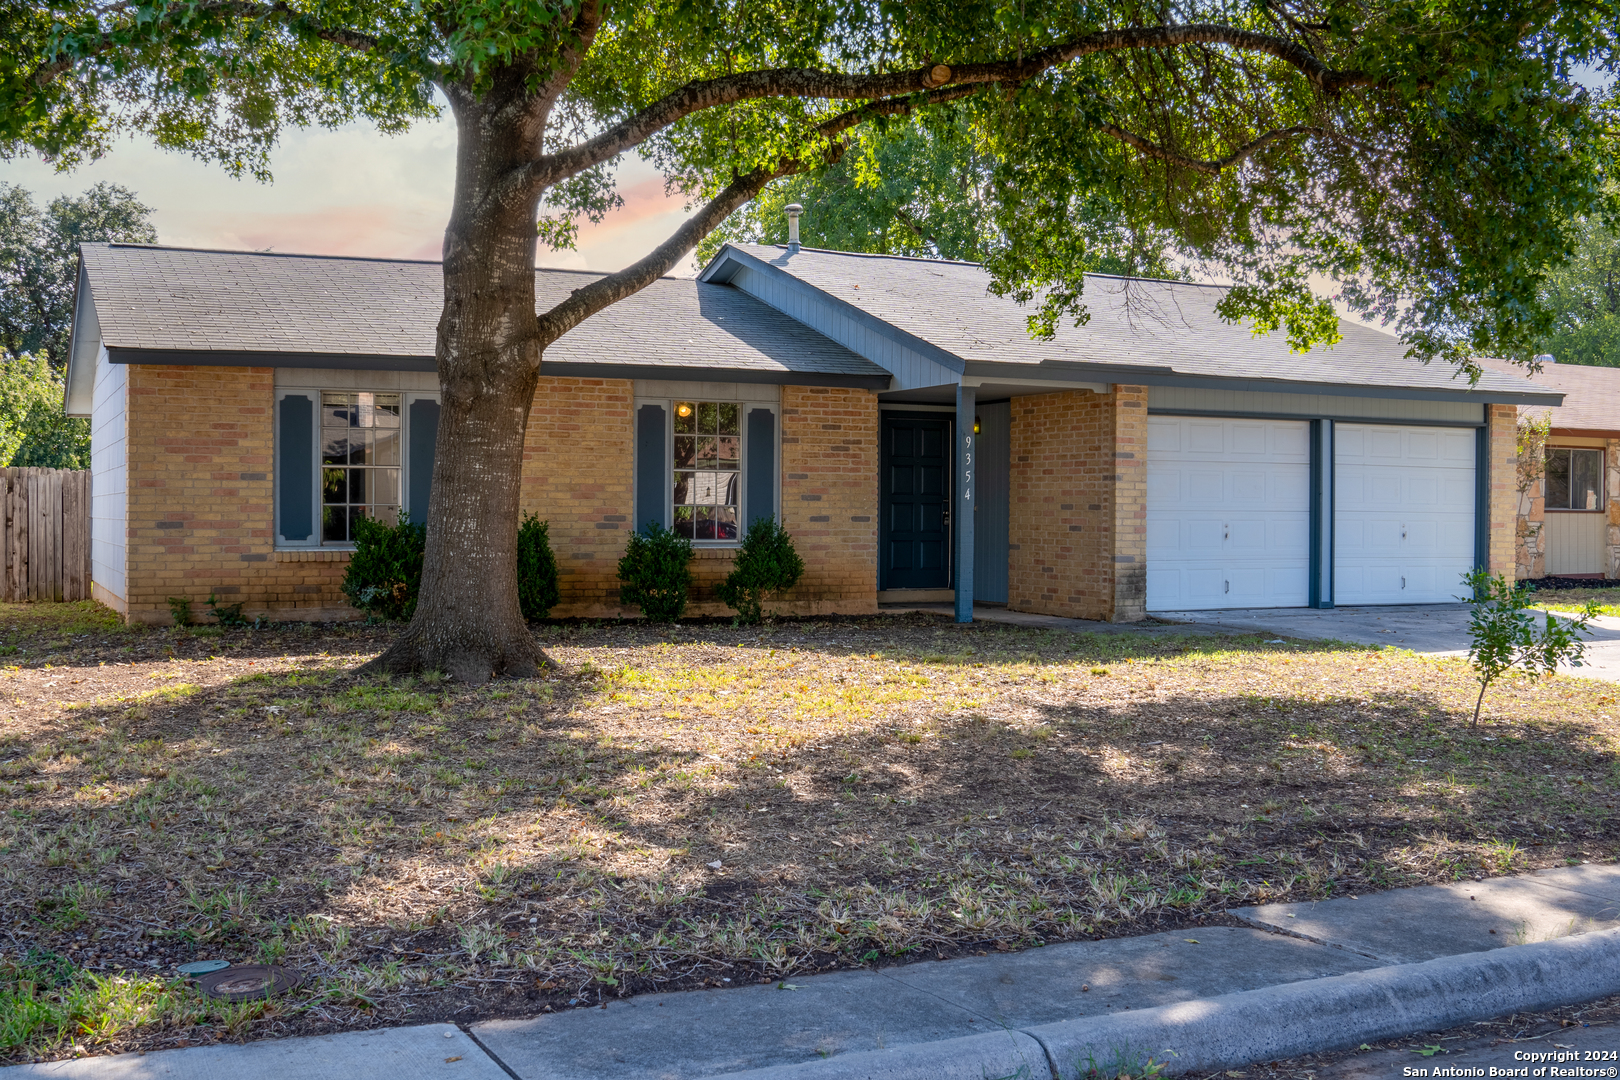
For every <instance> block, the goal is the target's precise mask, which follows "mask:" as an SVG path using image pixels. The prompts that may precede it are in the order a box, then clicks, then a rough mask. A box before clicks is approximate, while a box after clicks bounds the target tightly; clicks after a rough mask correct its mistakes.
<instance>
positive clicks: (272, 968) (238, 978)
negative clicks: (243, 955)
mask: <svg viewBox="0 0 1620 1080" xmlns="http://www.w3.org/2000/svg"><path fill="white" fill-rule="evenodd" d="M303 981H304V977H303V976H302V975H300V974H299V973H298V972H296V971H289V970H288V969H287V968H284V967H277V966H276V965H274V964H243V965H242V966H240V967H227V968H221V969H219V970H218V971H213V972H209V973H208V974H207V975H204V976H202V977H201V978H199V979H198V980H197V987H198V989H200V990H201V991H202V992H203V993H205V994H207V995H208V996H209V997H211V998H220V999H221V1000H224V1001H253V1000H256V999H258V998H267V997H274V996H276V995H277V994H284V993H286V992H287V991H288V990H291V989H292V988H293V987H295V986H297V985H298V984H299V983H301V982H303Z"/></svg>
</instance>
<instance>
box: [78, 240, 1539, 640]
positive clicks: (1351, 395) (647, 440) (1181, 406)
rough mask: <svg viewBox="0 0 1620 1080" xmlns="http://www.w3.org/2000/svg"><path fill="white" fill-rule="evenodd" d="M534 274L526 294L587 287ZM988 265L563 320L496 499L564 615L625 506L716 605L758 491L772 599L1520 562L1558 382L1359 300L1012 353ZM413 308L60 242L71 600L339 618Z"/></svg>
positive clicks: (397, 477) (770, 254)
mask: <svg viewBox="0 0 1620 1080" xmlns="http://www.w3.org/2000/svg"><path fill="white" fill-rule="evenodd" d="M537 276H538V292H539V303H540V305H541V306H542V308H544V307H546V306H548V305H549V304H550V303H552V302H553V301H554V299H555V298H557V297H560V296H562V295H565V294H566V293H567V292H568V291H569V290H570V289H572V288H575V287H577V285H578V284H579V282H580V281H581V280H582V275H581V274H579V273H576V272H571V271H561V270H541V271H539V272H538V275H537ZM987 281H988V279H987V277H986V275H985V273H984V272H983V271H982V270H981V269H980V268H979V267H977V266H973V265H968V264H961V263H950V262H939V261H929V260H918V259H905V258H892V257H878V256H865V255H851V254H844V253H838V252H827V251H815V250H810V249H799V248H797V247H796V246H795V247H793V248H791V249H790V248H781V247H754V246H738V245H728V246H726V247H725V248H724V249H722V251H721V252H720V253H719V254H718V255H717V256H716V257H715V258H714V259H713V260H712V261H711V262H710V263H709V265H708V266H707V267H705V268H704V270H703V271H702V273H701V274H700V275H699V276H698V278H697V279H696V280H690V279H674V278H668V279H664V280H661V281H659V282H658V283H657V284H655V285H654V286H652V287H651V288H649V289H647V290H645V291H644V292H642V293H640V294H638V295H637V296H635V297H633V298H631V299H629V300H626V301H624V302H622V303H620V304H617V305H615V306H614V307H612V308H610V309H609V310H607V311H606V312H604V313H602V314H600V315H597V316H595V317H594V318H592V319H590V320H587V321H586V322H585V323H583V324H582V325H581V326H579V327H578V328H576V329H575V330H573V331H571V332H570V333H569V334H568V335H567V336H565V337H564V338H563V339H561V340H560V341H559V342H557V343H556V344H555V345H553V346H552V348H551V349H549V350H548V352H547V354H546V358H545V364H544V369H543V378H542V380H541V385H540V388H539V392H538V393H537V395H536V397H535V402H534V407H533V411H532V413H531V415H530V421H529V430H528V439H527V449H526V451H525V453H526V457H527V460H526V463H525V470H524V480H523V492H522V501H523V505H524V507H525V509H532V510H534V511H536V512H538V513H539V514H541V515H542V516H543V517H545V518H547V519H549V520H550V522H551V536H552V544H553V546H554V548H555V549H556V551H557V554H558V558H559V562H560V563H561V565H562V567H563V577H562V582H561V585H562V596H563V599H562V602H561V604H560V605H559V606H558V607H557V608H556V609H555V611H554V614H555V615H558V616H570V615H579V616H604V615H615V614H619V613H620V611H621V609H620V606H619V603H618V598H617V592H618V590H617V582H616V580H615V577H614V573H615V567H616V563H617V560H618V557H619V555H620V554H621V552H622V551H623V548H624V544H625V539H626V535H627V533H628V532H629V531H630V530H632V529H634V528H637V527H639V526H640V525H641V524H642V523H644V522H647V521H660V522H663V523H665V524H666V525H669V526H670V527H673V528H676V529H677V530H679V531H682V532H684V533H686V534H688V535H690V536H691V537H692V538H693V541H694V543H695V544H696V546H697V548H698V559H697V569H698V575H697V576H698V592H697V596H696V604H695V606H694V609H693V610H695V611H698V612H702V611H720V610H723V609H722V608H721V607H720V606H719V605H718V604H717V603H716V602H715V601H714V599H713V596H712V591H711V590H712V587H713V585H714V583H715V582H716V581H717V580H718V579H719V578H720V577H721V576H723V574H724V572H725V570H726V568H727V566H728V565H729V562H730V559H731V552H732V549H733V548H734V546H735V544H736V542H737V539H738V536H739V533H740V532H741V531H742V530H743V529H744V528H746V525H747V522H749V521H750V520H752V519H754V518H756V517H758V516H761V515H767V514H775V515H777V516H779V519H780V520H781V521H782V522H783V524H784V525H785V526H786V527H787V528H788V530H789V531H790V532H792V534H793V535H794V537H795V539H796V541H797V544H798V547H799V550H800V552H801V554H802V555H803V556H804V559H805V562H806V564H807V572H806V574H805V577H804V579H803V580H802V582H801V583H800V584H799V586H798V587H797V588H796V589H794V590H793V592H792V594H791V595H790V596H788V597H786V598H785V601H784V603H783V605H782V608H783V610H786V611H790V612H799V613H832V612H839V613H861V612H872V611H876V610H878V606H879V604H880V603H884V602H889V601H895V602H907V601H921V600H946V599H954V600H955V602H956V603H957V605H958V610H959V614H960V615H964V616H965V615H966V614H968V613H969V612H970V611H971V607H970V605H971V603H972V601H973V600H974V599H977V600H979V601H981V602H995V603H1004V604H1007V605H1008V606H1009V607H1011V608H1013V609H1016V610H1021V611H1032V612H1045V613H1050V614H1056V615H1066V616H1074V617H1080V618H1088V619H1111V620H1131V619H1137V618H1140V617H1142V615H1143V614H1144V613H1145V612H1146V611H1147V610H1150V609H1153V610H1178V609H1191V608H1220V607H1247V606H1262V605H1264V606H1306V605H1315V606H1324V607H1325V606H1331V605H1333V604H1377V603H1403V602H1404V603H1423V602H1435V601H1445V600H1449V599H1451V598H1452V597H1454V596H1455V595H1456V592H1457V587H1458V582H1459V578H1460V575H1461V574H1462V573H1464V572H1465V571H1467V570H1469V569H1470V568H1472V567H1474V566H1478V565H1488V566H1491V567H1495V568H1499V569H1502V570H1505V571H1508V572H1511V571H1512V570H1513V565H1514V524H1515V521H1514V517H1515V510H1516V507H1515V496H1516V491H1515V487H1514V472H1515V470H1514V453H1515V450H1514V430H1515V423H1516V417H1517V409H1518V407H1519V406H1521V405H1526V406H1555V405H1558V404H1560V403H1561V401H1562V397H1561V395H1559V394H1558V393H1556V392H1549V391H1548V390H1545V389H1541V388H1537V387H1531V386H1526V385H1525V384H1524V382H1523V380H1522V379H1515V378H1513V377H1511V376H1509V375H1505V374H1494V373H1493V374H1490V375H1487V376H1486V378H1484V379H1483V380H1481V381H1480V383H1479V384H1478V385H1476V386H1473V387H1469V386H1468V385H1467V384H1466V382H1463V381H1459V380H1455V379H1453V378H1452V377H1451V373H1450V371H1449V370H1445V369H1443V368H1440V367H1426V366H1424V365H1421V364H1418V363H1416V362H1414V361H1411V360H1409V359H1406V358H1405V357H1404V355H1403V352H1404V350H1403V348H1402V347H1401V345H1400V344H1399V343H1398V342H1396V341H1395V340H1394V339H1393V338H1390V337H1388V336H1386V335H1383V334H1380V333H1377V332H1376V331H1373V330H1371V329H1368V328H1366V327H1364V326H1361V325H1358V324H1352V323H1345V324H1344V325H1343V327H1342V329H1343V333H1344V340H1343V341H1342V342H1341V343H1340V344H1339V345H1337V346H1336V347H1334V348H1332V349H1320V350H1316V351H1314V352H1311V353H1308V354H1304V355H1296V354H1294V353H1292V352H1291V351H1290V350H1289V348H1288V347H1287V345H1286V343H1285V342H1284V341H1283V340H1282V339H1281V338H1280V337H1278V336H1276V335H1272V336H1261V337H1256V336H1254V335H1252V334H1251V333H1250V332H1249V331H1248V330H1247V329H1246V328H1244V327H1242V326H1233V325H1229V324H1227V323H1225V322H1223V321H1221V320H1220V319H1219V318H1218V317H1217V316H1216V314H1215V305H1216V303H1217V301H1218V300H1219V299H1220V296H1221V290H1220V289H1219V288H1217V287H1212V286H1204V285H1195V284H1190V283H1185V282H1164V281H1126V280H1122V279H1117V278H1109V277H1101V276H1100V277H1095V278H1093V279H1092V280H1091V281H1090V282H1089V284H1088V290H1087V294H1086V302H1087V305H1088V307H1089V309H1090V311H1091V318H1090V320H1089V322H1087V323H1086V324H1085V325H1084V326H1082V327H1078V328H1077V327H1073V326H1068V325H1065V326H1064V327H1063V328H1062V329H1061V330H1060V331H1059V332H1058V334H1057V336H1056V338H1055V339H1054V340H1052V341H1033V340H1031V339H1030V337H1029V335H1028V333H1027V330H1026V322H1025V318H1026V315H1027V312H1026V311H1025V309H1022V308H1020V307H1018V306H1017V305H1016V304H1014V303H1012V302H1011V301H1007V300H1003V299H1000V298H997V297H995V296H993V295H991V294H990V293H989V292H988V291H987V289H986V284H987ZM439 306H440V270H439V266H438V264H436V263H430V262H409V261H401V260H381V259H356V258H332V257H320V256H299V255H278V254H269V253H250V252H227V251H199V250H187V249H178V248H163V247H155V246H142V245H123V244H86V245H85V246H84V248H83V253H82V264H81V269H80V274H79V283H78V299H77V306H76V312H75V323H74V335H73V347H72V351H71V359H70V363H69V371H68V388H67V402H68V411H69V412H70V413H71V414H73V415H78V416H89V417H91V419H92V430H93V434H92V448H93V449H92V459H93V471H94V478H93V496H92V499H93V505H94V510H93V518H94V520H93V537H92V546H93V551H92V565H93V577H94V590H95V595H96V596H97V597H98V598H99V599H101V600H103V601H104V602H105V603H107V604H109V605H110V606H112V607H114V608H116V609H117V610H119V611H121V612H123V613H125V615H126V616H127V617H128V618H130V619H132V620H139V621H146V622H153V621H163V620H165V619H167V617H168V611H167V605H166V598H167V597H169V596H180V595H185V596H191V597H193V598H195V599H201V598H202V597H205V596H207V595H208V593H209V592H210V591H211V590H212V591H214V592H217V593H219V594H221V595H222V596H225V597H228V598H229V599H230V600H232V601H233V602H234V601H241V602H242V603H243V604H245V606H246V610H247V612H248V614H250V615H257V614H265V615H268V616H270V617H272V618H294V619H301V618H319V619H326V618H334V617H342V616H347V615H352V614H353V612H352V611H351V610H350V609H349V608H348V607H347V606H346V605H345V603H344V601H343V597H342V594H341V593H340V592H339V590H338V583H339V581H340V580H341V578H342V575H343V572H344V565H345V562H346V560H347V559H348V543H349V533H348V529H349V527H350V522H351V521H352V520H353V519H354V517H355V516H357V515H367V514H371V515H383V516H391V515H392V514H393V513H394V512H396V508H397V507H401V506H402V507H404V508H405V510H406V512H407V513H409V514H411V515H412V516H417V517H420V516H421V515H422V514H423V513H424V512H425V507H426V497H427V491H428V482H429V478H430V475H431V463H432V458H433V452H434V444H435V433H436V424H437V412H438V384H437V377H436V375H435V368H434V361H433V343H434V326H435V323H436V321H437V319H438V315H439ZM967 507H970V508H971V511H970V512H964V510H963V508H967ZM964 609H965V610H964Z"/></svg>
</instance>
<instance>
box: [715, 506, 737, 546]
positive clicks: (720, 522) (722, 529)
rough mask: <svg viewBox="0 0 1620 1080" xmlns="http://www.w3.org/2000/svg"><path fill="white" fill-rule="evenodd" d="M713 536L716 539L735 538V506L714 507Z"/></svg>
mask: <svg viewBox="0 0 1620 1080" xmlns="http://www.w3.org/2000/svg"><path fill="white" fill-rule="evenodd" d="M714 538H715V539H716V540H735V539H737V508H736V507H735V506H717V507H715V509H714Z"/></svg>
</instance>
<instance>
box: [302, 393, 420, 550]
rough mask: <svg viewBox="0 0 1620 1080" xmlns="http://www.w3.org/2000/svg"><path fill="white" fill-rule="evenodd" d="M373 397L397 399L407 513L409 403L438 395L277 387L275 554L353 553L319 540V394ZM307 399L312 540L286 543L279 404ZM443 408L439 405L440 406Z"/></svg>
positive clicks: (402, 491)
mask: <svg viewBox="0 0 1620 1080" xmlns="http://www.w3.org/2000/svg"><path fill="white" fill-rule="evenodd" d="M323 392H324V393H340V394H352V393H373V394H398V395H399V396H400V418H399V439H400V446H399V450H400V462H399V499H400V505H401V506H402V507H404V508H405V510H406V512H407V513H409V512H410V490H411V489H410V476H411V473H410V469H411V418H410V410H411V403H412V402H414V401H421V400H423V399H424V398H425V399H427V400H430V401H439V400H440V396H439V394H437V393H426V392H421V391H414V390H401V389H399V388H398V387H387V388H382V389H378V388H376V387H375V385H374V384H369V383H362V382H359V381H356V382H355V383H353V384H350V385H343V386H277V387H276V406H275V414H274V416H273V417H272V423H271V431H272V438H271V448H270V490H271V492H272V497H273V501H274V504H275V505H274V508H273V511H272V514H273V519H274V521H275V549H276V550H277V551H353V550H354V545H353V544H352V543H350V544H336V543H330V544H329V543H324V542H322V540H321V490H322V477H321V470H322V466H321V394H322V393H323ZM289 396H292V397H309V398H313V399H314V401H315V422H314V423H313V424H311V425H310V429H311V441H310V448H309V450H310V461H311V462H312V464H313V466H314V470H315V473H314V476H313V477H312V479H311V490H310V513H311V515H313V516H312V519H311V520H313V521H314V523H315V527H314V530H313V533H312V539H309V540H286V539H283V538H282V535H281V483H280V477H279V476H278V473H279V471H280V466H281V400H282V398H285V397H289ZM441 405H442V402H441Z"/></svg>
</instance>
